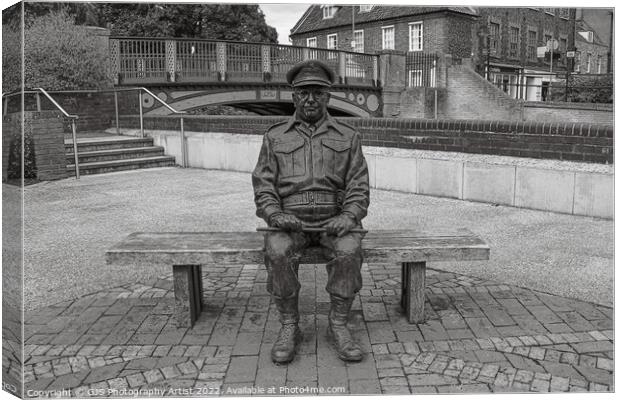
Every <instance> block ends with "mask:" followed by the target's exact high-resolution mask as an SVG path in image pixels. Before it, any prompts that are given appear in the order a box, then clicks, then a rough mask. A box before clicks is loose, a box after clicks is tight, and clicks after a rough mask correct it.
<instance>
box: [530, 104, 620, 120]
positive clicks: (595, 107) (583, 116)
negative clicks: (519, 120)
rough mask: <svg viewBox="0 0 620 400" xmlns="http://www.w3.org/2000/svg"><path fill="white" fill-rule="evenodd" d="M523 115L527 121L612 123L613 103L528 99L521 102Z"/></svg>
mask: <svg viewBox="0 0 620 400" xmlns="http://www.w3.org/2000/svg"><path fill="white" fill-rule="evenodd" d="M523 117H524V118H525V119H526V120H528V121H538V122H549V121H561V122H582V121H593V122H595V123H597V124H603V125H613V123H614V107H613V104H591V103H563V102H562V103H561V102H553V103H551V102H540V101H535V102H534V101H528V102H524V103H523Z"/></svg>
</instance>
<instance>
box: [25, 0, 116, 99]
mask: <svg viewBox="0 0 620 400" xmlns="http://www.w3.org/2000/svg"><path fill="white" fill-rule="evenodd" d="M24 52H25V65H24V71H25V84H26V88H35V87H42V88H44V89H46V90H67V89H100V88H103V87H106V86H108V74H107V65H108V59H107V58H108V54H107V48H106V47H105V46H102V45H101V44H100V40H99V39H98V37H97V36H96V35H94V34H93V33H92V32H91V31H90V30H89V29H88V28H87V27H85V26H80V25H76V24H75V23H74V21H73V18H72V17H70V16H69V15H68V14H67V13H65V12H63V11H60V12H53V13H50V14H47V15H44V16H41V17H38V18H35V19H34V20H33V21H32V22H31V24H30V25H29V26H26V27H25V32H24Z"/></svg>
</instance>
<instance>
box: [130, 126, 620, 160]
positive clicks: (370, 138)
mask: <svg viewBox="0 0 620 400" xmlns="http://www.w3.org/2000/svg"><path fill="white" fill-rule="evenodd" d="M286 118H288V117H249V116H239V117H237V116H186V117H185V129H186V130H188V131H196V132H227V133H242V134H250V135H262V134H263V133H264V132H265V131H266V130H267V128H269V126H271V125H273V124H275V123H276V122H280V121H283V120H285V119H286ZM337 119H338V120H340V121H342V122H345V123H348V124H350V125H353V126H355V127H357V129H358V130H359V131H360V132H361V134H362V144H363V145H366V146H380V147H396V148H404V149H419V150H433V151H454V152H464V153H473V154H491V155H501V156H513V157H530V158H540V159H556V160H570V161H586V162H594V163H603V164H604V163H613V127H612V126H606V125H592V124H582V123H557V122H555V123H544V122H539V123H537V122H510V121H476V120H432V119H396V118H337ZM121 126H122V127H125V128H138V127H139V126H140V125H139V119H138V118H137V117H135V116H132V117H123V118H122V119H121ZM179 126H180V125H179V117H178V116H160V117H147V118H145V119H144V127H145V128H146V129H161V130H178V129H179Z"/></svg>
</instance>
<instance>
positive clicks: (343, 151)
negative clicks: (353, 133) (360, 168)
mask: <svg viewBox="0 0 620 400" xmlns="http://www.w3.org/2000/svg"><path fill="white" fill-rule="evenodd" d="M321 143H322V144H323V171H324V172H325V174H327V175H333V176H336V177H338V178H340V179H342V181H343V182H344V178H345V174H346V171H347V165H348V163H349V153H350V150H351V142H350V141H348V140H338V139H323V141H322V142H321Z"/></svg>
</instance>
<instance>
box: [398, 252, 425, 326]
mask: <svg viewBox="0 0 620 400" xmlns="http://www.w3.org/2000/svg"><path fill="white" fill-rule="evenodd" d="M401 265H402V271H401V278H402V289H401V300H400V305H401V307H402V308H403V310H405V311H406V312H407V320H408V321H409V323H411V324H418V323H421V322H424V298H425V296H424V290H425V288H426V263H425V262H404V263H402V264H401Z"/></svg>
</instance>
